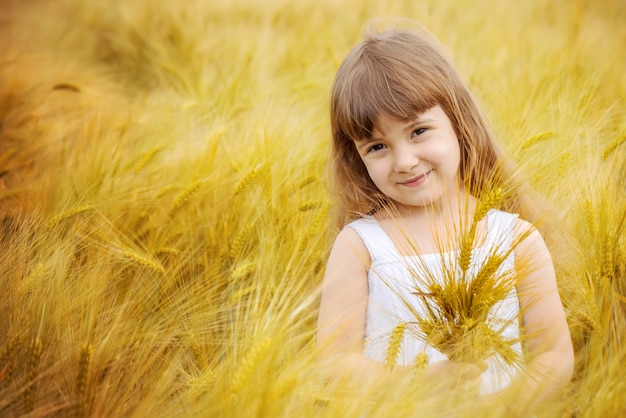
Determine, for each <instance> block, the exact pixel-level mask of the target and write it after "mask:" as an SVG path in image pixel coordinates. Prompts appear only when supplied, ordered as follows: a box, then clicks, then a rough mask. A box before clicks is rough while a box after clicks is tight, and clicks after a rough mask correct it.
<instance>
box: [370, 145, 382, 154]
mask: <svg viewBox="0 0 626 418" xmlns="http://www.w3.org/2000/svg"><path fill="white" fill-rule="evenodd" d="M383 148H385V146H384V145H383V144H374V145H372V146H371V147H369V148H368V149H367V152H368V153H369V152H372V151H380V150H381V149H383Z"/></svg>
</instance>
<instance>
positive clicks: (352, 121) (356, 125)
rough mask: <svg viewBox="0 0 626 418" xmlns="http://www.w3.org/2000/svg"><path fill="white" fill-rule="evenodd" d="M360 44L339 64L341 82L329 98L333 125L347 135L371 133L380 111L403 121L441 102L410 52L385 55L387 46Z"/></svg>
mask: <svg viewBox="0 0 626 418" xmlns="http://www.w3.org/2000/svg"><path fill="white" fill-rule="evenodd" d="M361 47H362V48H361V49H360V50H358V51H354V52H357V53H358V56H357V57H354V59H352V60H347V61H346V62H345V63H346V64H348V65H346V66H345V67H344V68H340V70H339V72H338V79H340V80H342V83H341V85H340V86H338V85H336V87H339V88H336V89H335V90H334V92H333V98H332V101H333V105H334V106H333V107H334V110H333V111H334V115H335V116H336V117H337V119H336V122H337V126H336V128H337V129H338V131H339V132H342V133H343V134H344V135H345V136H346V137H347V138H349V139H352V140H359V139H363V138H369V137H371V136H372V133H373V131H374V129H375V128H376V123H377V120H378V118H379V117H380V115H381V114H387V115H389V116H391V117H393V118H395V119H399V120H403V121H406V120H409V119H412V118H414V117H415V116H417V115H419V114H421V113H424V112H425V111H427V110H428V109H430V108H432V107H434V106H436V105H437V104H439V103H441V101H442V99H443V97H442V92H441V91H440V89H437V87H438V86H436V85H435V84H434V83H432V81H431V80H429V78H430V77H428V75H427V74H424V71H423V70H420V64H419V60H417V61H416V60H414V59H412V58H414V57H412V55H413V54H411V53H408V54H406V55H405V54H399V55H398V56H393V57H392V56H385V55H386V54H385V53H387V51H386V47H385V48H381V46H380V45H378V42H374V41H372V40H370V41H366V42H365V43H364V44H363V45H361ZM346 67H347V68H346ZM342 70H344V71H342ZM341 72H344V74H343V76H342V74H341ZM341 87H343V88H341Z"/></svg>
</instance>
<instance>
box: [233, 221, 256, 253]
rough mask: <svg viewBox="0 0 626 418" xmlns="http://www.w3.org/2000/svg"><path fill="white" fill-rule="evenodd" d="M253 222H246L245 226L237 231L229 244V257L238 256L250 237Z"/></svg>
mask: <svg viewBox="0 0 626 418" xmlns="http://www.w3.org/2000/svg"><path fill="white" fill-rule="evenodd" d="M254 229H255V227H254V224H248V225H247V226H246V227H245V228H243V229H242V230H241V231H239V233H238V234H237V235H236V236H235V239H234V240H233V242H232V244H231V246H230V251H229V254H230V258H231V259H235V258H236V257H237V256H240V255H241V253H242V250H243V248H244V246H245V244H246V242H248V241H249V240H250V238H251V235H252V232H253V231H254Z"/></svg>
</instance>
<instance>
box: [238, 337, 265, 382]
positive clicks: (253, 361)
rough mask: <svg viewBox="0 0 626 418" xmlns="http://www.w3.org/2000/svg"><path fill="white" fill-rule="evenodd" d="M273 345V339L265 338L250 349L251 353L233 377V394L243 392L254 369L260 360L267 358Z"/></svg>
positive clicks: (240, 364) (249, 352)
mask: <svg viewBox="0 0 626 418" xmlns="http://www.w3.org/2000/svg"><path fill="white" fill-rule="evenodd" d="M271 344H272V339H270V338H269V337H263V338H261V339H259V340H257V341H256V342H255V344H254V345H253V346H252V348H250V351H248V353H247V354H246V356H245V357H244V358H243V360H242V361H241V363H239V366H238V367H237V370H235V373H234V375H233V379H232V381H231V391H232V392H233V393H238V392H241V390H242V389H243V388H244V387H246V386H247V385H248V383H249V381H250V377H251V376H252V374H253V372H254V369H255V368H256V366H257V364H258V363H259V362H260V360H261V359H262V358H263V357H265V355H266V354H267V352H268V349H269V347H270V345H271Z"/></svg>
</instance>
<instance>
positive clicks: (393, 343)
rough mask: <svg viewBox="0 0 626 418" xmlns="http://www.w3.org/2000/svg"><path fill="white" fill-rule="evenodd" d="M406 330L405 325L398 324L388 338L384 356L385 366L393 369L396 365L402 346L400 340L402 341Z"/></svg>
mask: <svg viewBox="0 0 626 418" xmlns="http://www.w3.org/2000/svg"><path fill="white" fill-rule="evenodd" d="M405 329H406V323H402V324H398V325H396V327H395V328H394V329H393V331H391V336H390V337H389V346H388V347H387V355H386V356H385V365H387V366H388V367H393V366H395V365H396V362H397V360H398V355H399V354H400V348H401V346H402V340H403V339H404V330H405Z"/></svg>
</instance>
